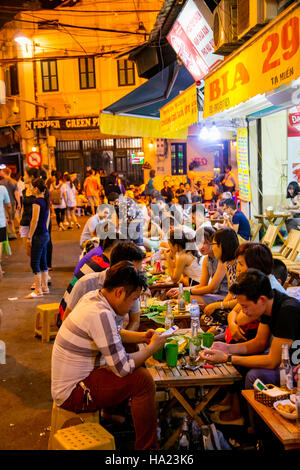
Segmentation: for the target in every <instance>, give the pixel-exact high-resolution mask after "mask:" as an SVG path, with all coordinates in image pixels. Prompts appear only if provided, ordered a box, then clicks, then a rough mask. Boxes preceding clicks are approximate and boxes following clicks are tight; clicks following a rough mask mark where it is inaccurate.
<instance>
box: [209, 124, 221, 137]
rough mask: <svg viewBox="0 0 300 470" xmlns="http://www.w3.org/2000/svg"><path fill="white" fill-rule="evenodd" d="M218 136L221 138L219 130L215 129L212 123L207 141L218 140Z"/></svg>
mask: <svg viewBox="0 0 300 470" xmlns="http://www.w3.org/2000/svg"><path fill="white" fill-rule="evenodd" d="M220 136H221V134H220V131H219V129H218V128H217V126H216V125H215V123H213V125H212V128H211V129H210V131H209V139H210V140H219V139H220Z"/></svg>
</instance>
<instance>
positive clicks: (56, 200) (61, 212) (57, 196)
mask: <svg viewBox="0 0 300 470" xmlns="http://www.w3.org/2000/svg"><path fill="white" fill-rule="evenodd" d="M50 197H51V203H52V206H53V209H54V212H55V216H56V222H57V225H58V230H66V227H65V226H64V221H65V214H66V207H67V192H66V184H65V181H64V179H63V178H62V176H61V173H60V172H59V171H57V172H56V173H55V181H54V182H53V183H52V184H51V186H50Z"/></svg>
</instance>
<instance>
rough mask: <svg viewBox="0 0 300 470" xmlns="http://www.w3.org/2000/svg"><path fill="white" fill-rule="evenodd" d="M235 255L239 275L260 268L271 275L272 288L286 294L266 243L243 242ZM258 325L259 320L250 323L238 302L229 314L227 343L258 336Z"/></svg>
mask: <svg viewBox="0 0 300 470" xmlns="http://www.w3.org/2000/svg"><path fill="white" fill-rule="evenodd" d="M235 256H236V261H237V265H236V275H237V277H238V276H239V275H240V274H241V273H243V272H244V271H247V269H248V268H255V269H259V270H260V271H262V272H263V273H264V274H266V275H267V276H268V277H269V279H270V283H271V287H272V289H276V290H279V291H280V292H283V293H285V294H286V291H285V289H284V288H283V287H282V285H281V284H280V282H278V280H277V279H276V277H275V276H274V274H272V269H273V257H272V252H271V250H270V249H269V248H268V247H267V246H266V245H264V244H262V243H251V242H248V243H243V244H242V245H240V246H239V247H238V249H237V250H236V253H235ZM258 325H259V322H258V321H255V322H250V323H249V317H247V316H246V315H245V314H244V313H242V308H241V307H240V305H239V304H237V305H236V307H235V308H234V309H233V310H232V311H231V312H230V313H229V315H228V328H227V330H226V331H225V341H226V343H232V342H240V341H249V340H250V339H252V338H254V337H255V336H256V332H257V328H258Z"/></svg>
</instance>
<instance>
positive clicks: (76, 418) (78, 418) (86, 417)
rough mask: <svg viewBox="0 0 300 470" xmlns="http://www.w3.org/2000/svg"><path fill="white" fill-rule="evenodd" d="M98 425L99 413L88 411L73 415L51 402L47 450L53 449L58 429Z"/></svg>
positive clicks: (71, 412)
mask: <svg viewBox="0 0 300 470" xmlns="http://www.w3.org/2000/svg"><path fill="white" fill-rule="evenodd" d="M88 422H91V423H97V424H98V423H99V411H89V412H88V413H74V412H73V411H67V410H64V409H63V408H60V407H59V406H56V404H55V402H53V406H52V414H51V430H50V436H49V441H48V450H52V449H53V437H54V434H55V433H57V432H58V431H59V430H60V429H63V428H68V427H70V426H75V425H76V424H81V423H88Z"/></svg>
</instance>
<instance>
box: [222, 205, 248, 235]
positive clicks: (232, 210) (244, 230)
mask: <svg viewBox="0 0 300 470" xmlns="http://www.w3.org/2000/svg"><path fill="white" fill-rule="evenodd" d="M224 206H225V211H226V213H227V214H228V215H227V217H226V214H225V213H224V214H223V215H224V223H225V225H226V226H227V227H229V228H232V229H233V230H235V232H236V233H237V235H238V238H239V242H240V243H244V242H246V241H249V240H250V238H251V231H250V224H249V220H248V219H247V217H246V216H245V214H243V212H241V211H239V210H237V208H236V205H235V202H234V200H233V199H226V200H225V201H224ZM228 216H229V217H228Z"/></svg>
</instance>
